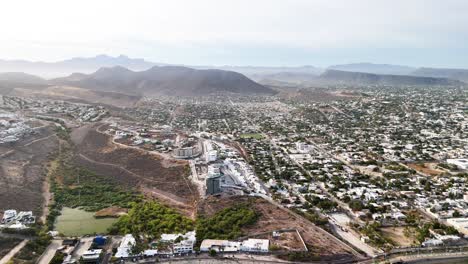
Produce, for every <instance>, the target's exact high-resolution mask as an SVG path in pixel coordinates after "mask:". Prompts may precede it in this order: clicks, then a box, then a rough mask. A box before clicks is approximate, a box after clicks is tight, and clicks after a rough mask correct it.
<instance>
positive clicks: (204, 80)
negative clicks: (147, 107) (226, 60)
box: [51, 66, 275, 96]
mask: <svg viewBox="0 0 468 264" xmlns="http://www.w3.org/2000/svg"><path fill="white" fill-rule="evenodd" d="M51 82H52V83H55V84H59V85H69V86H76V87H81V88H87V89H92V90H98V91H113V92H121V93H127V94H138V95H171V96H197V95H208V94H214V93H223V92H229V93H237V94H273V93H275V92H274V91H273V90H272V89H270V88H267V87H265V86H262V85H260V84H258V83H256V82H254V81H252V80H250V79H249V78H247V77H245V76H244V75H242V74H240V73H237V72H232V71H223V70H197V69H192V68H188V67H181V66H161V67H159V66H154V67H152V68H150V69H148V70H146V71H131V70H129V69H126V68H124V67H120V66H117V67H112V68H101V69H99V70H98V71H96V72H95V73H92V74H72V75H70V76H69V77H65V78H58V79H54V80H51Z"/></svg>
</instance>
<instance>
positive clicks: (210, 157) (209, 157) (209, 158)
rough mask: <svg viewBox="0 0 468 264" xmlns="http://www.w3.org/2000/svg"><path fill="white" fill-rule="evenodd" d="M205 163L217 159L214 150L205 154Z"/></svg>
mask: <svg viewBox="0 0 468 264" xmlns="http://www.w3.org/2000/svg"><path fill="white" fill-rule="evenodd" d="M205 158H206V162H213V161H216V160H217V159H218V151H216V150H210V151H207V152H206V154H205Z"/></svg>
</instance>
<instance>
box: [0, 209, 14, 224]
mask: <svg viewBox="0 0 468 264" xmlns="http://www.w3.org/2000/svg"><path fill="white" fill-rule="evenodd" d="M16 214H17V213H16V210H6V211H5V212H4V213H3V218H2V224H8V223H10V222H12V221H14V220H15V218H16Z"/></svg>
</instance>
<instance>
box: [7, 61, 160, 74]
mask: <svg viewBox="0 0 468 264" xmlns="http://www.w3.org/2000/svg"><path fill="white" fill-rule="evenodd" d="M155 65H163V64H158V63H153V62H148V61H145V60H144V59H132V58H129V57H127V56H124V55H120V56H118V57H111V56H107V55H98V56H95V57H91V58H72V59H69V60H63V61H58V62H31V61H25V60H0V72H16V71H19V72H27V73H30V74H34V75H39V76H43V77H44V78H56V77H60V76H67V75H70V74H72V73H74V72H82V73H92V72H95V71H96V70H98V69H99V68H101V67H113V66H122V67H125V68H128V69H131V70H135V71H142V70H147V69H149V68H151V67H153V66H155Z"/></svg>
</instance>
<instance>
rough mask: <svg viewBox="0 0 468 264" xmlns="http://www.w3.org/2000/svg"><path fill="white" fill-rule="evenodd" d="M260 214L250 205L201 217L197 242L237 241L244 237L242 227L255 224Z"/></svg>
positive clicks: (226, 209) (242, 205)
mask: <svg viewBox="0 0 468 264" xmlns="http://www.w3.org/2000/svg"><path fill="white" fill-rule="evenodd" d="M258 218H259V214H258V213H257V212H255V210H253V209H252V208H250V206H249V204H248V203H244V204H239V205H236V206H233V207H229V208H225V209H223V210H221V211H219V212H217V213H216V214H214V215H213V216H212V217H199V218H198V221H197V241H202V240H203V239H235V238H238V237H240V236H242V235H243V233H242V231H241V229H242V227H245V226H249V225H252V224H254V223H255V222H256V221H257V220H258Z"/></svg>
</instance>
